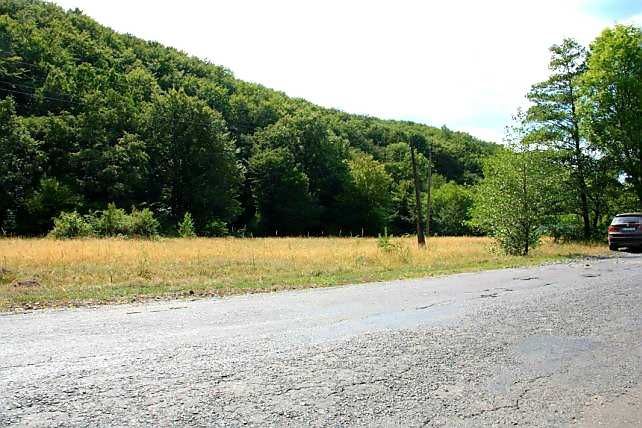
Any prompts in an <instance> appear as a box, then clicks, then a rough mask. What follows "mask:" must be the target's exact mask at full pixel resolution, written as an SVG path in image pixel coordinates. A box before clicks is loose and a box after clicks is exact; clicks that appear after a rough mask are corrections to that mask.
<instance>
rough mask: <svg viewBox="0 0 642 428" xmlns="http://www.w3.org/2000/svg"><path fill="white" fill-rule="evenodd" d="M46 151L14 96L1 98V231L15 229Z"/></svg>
mask: <svg viewBox="0 0 642 428" xmlns="http://www.w3.org/2000/svg"><path fill="white" fill-rule="evenodd" d="M43 160H44V154H43V153H42V152H41V151H40V147H39V144H38V142H36V141H35V140H34V139H33V138H31V136H30V135H29V133H28V132H27V130H26V129H25V127H24V125H23V123H22V121H21V120H20V118H19V117H18V116H16V108H15V103H14V101H13V99H12V98H5V99H4V100H1V101H0V233H11V232H15V231H16V227H17V219H16V213H17V211H18V210H19V209H22V208H23V204H24V203H25V199H26V198H27V196H28V195H29V193H30V192H31V189H32V187H33V186H34V184H35V182H36V177H37V175H38V174H39V172H40V168H41V164H42V162H43Z"/></svg>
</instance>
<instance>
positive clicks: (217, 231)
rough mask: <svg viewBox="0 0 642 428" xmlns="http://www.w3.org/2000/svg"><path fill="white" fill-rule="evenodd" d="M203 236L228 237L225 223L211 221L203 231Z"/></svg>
mask: <svg viewBox="0 0 642 428" xmlns="http://www.w3.org/2000/svg"><path fill="white" fill-rule="evenodd" d="M204 232H205V235H207V236H218V237H221V236H229V234H230V232H229V230H228V228H227V223H226V222H224V221H221V220H218V219H213V220H212V221H210V222H209V223H207V225H206V226H205V229H204Z"/></svg>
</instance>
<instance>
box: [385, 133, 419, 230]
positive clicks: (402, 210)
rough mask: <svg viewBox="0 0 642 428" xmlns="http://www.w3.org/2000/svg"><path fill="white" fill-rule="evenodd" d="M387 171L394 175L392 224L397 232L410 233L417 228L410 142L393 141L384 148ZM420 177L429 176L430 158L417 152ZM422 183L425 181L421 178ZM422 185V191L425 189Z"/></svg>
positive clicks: (416, 159) (416, 157)
mask: <svg viewBox="0 0 642 428" xmlns="http://www.w3.org/2000/svg"><path fill="white" fill-rule="evenodd" d="M383 161H384V166H385V169H386V172H387V173H388V174H389V175H390V176H391V177H392V182H393V183H392V189H391V199H392V202H391V211H392V213H391V216H390V225H391V227H392V230H393V231H394V232H395V233H410V232H412V231H413V230H416V219H417V216H416V205H415V188H414V177H413V174H412V166H411V165H412V160H411V156H410V146H409V145H408V143H404V142H399V143H393V144H390V145H388V146H386V147H385V149H384V150H383ZM415 161H416V164H417V172H418V175H419V177H427V174H428V160H427V159H426V157H425V156H424V155H423V154H421V153H415ZM421 183H422V184H423V183H425V181H424V180H421ZM423 190H424V189H423V187H422V191H423Z"/></svg>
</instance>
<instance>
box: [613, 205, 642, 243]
mask: <svg viewBox="0 0 642 428" xmlns="http://www.w3.org/2000/svg"><path fill="white" fill-rule="evenodd" d="M622 247H626V248H628V249H632V248H636V249H637V248H642V213H625V214H618V215H616V216H615V218H614V219H613V221H612V222H611V225H610V226H609V249H610V250H613V251H617V250H619V249H620V248H622Z"/></svg>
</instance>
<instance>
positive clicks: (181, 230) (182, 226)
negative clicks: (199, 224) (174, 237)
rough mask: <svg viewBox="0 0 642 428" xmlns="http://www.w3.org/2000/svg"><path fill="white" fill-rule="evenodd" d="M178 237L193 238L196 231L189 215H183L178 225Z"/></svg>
mask: <svg viewBox="0 0 642 428" xmlns="http://www.w3.org/2000/svg"><path fill="white" fill-rule="evenodd" d="M178 236H180V237H181V238H194V237H195V236H196V230H195V228H194V220H193V219H192V215H191V214H190V213H188V212H187V213H185V215H184V216H183V220H181V222H180V223H178Z"/></svg>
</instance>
